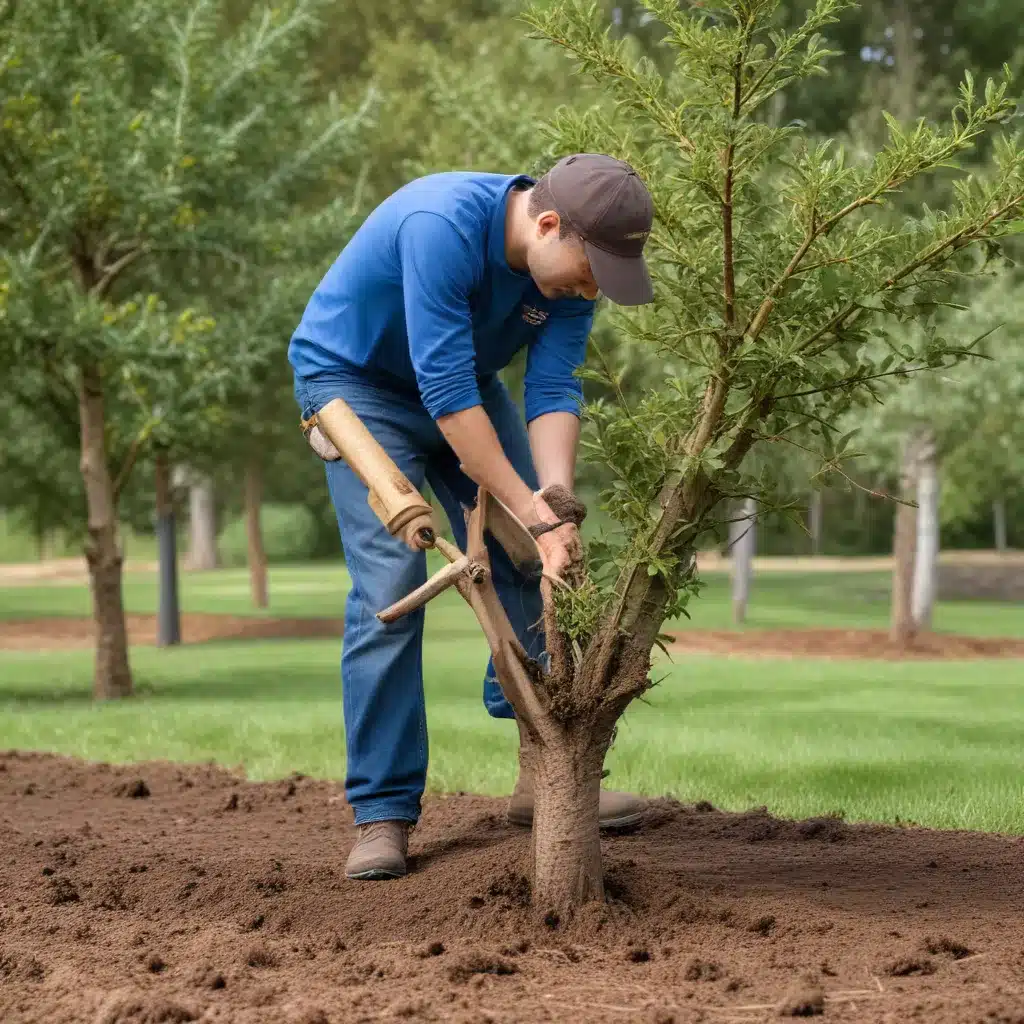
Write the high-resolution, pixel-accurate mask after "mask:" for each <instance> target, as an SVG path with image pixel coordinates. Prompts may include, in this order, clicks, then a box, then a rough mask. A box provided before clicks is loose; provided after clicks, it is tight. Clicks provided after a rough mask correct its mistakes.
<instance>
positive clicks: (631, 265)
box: [545, 153, 654, 306]
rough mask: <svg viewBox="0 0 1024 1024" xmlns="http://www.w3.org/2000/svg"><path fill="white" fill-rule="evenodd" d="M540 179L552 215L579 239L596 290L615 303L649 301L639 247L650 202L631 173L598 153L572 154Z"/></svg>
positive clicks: (644, 188) (648, 280)
mask: <svg viewBox="0 0 1024 1024" xmlns="http://www.w3.org/2000/svg"><path fill="white" fill-rule="evenodd" d="M545 178H546V179H547V185H548V188H549V189H550V190H551V195H552V197H553V198H554V201H555V209H556V210H557V212H558V215H559V216H560V217H562V218H563V219H565V220H566V221H568V223H569V226H570V227H571V228H572V229H573V230H574V231H575V232H576V233H577V234H578V235H580V236H581V237H582V239H583V244H584V246H585V248H586V250H587V257H588V258H589V259H590V268H591V270H593V272H594V280H595V281H596V282H597V286H598V288H600V289H601V291H602V292H603V293H604V294H605V295H607V296H608V298H609V299H611V300H612V302H614V303H616V304H618V305H620V306H642V305H644V303H647V302H650V301H651V300H652V299H653V298H654V287H653V285H652V284H651V275H650V273H649V272H648V270H647V264H646V263H644V257H643V250H644V244H645V243H646V241H647V236H648V235H649V234H650V233H651V223H652V222H653V220H654V203H653V202H652V200H651V194H650V192H648V191H647V186H646V185H645V184H644V183H643V182H642V181H641V180H640V176H639V175H638V174H637V173H636V171H634V170H633V168H632V167H630V166H629V164H627V163H625V162H624V161H622V160H616V159H615V157H612V156H606V155H605V154H603V153H576V154H575V155H574V156H567V157H564V158H563V159H561V160H559V161H558V163H557V164H555V166H554V167H552V168H551V170H550V171H548V173H547V174H546V175H545Z"/></svg>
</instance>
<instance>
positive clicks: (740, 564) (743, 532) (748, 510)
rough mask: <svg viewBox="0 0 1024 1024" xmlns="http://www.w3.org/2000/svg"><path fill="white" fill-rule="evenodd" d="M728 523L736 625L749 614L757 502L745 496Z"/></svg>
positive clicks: (733, 511) (755, 543)
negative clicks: (748, 603)
mask: <svg viewBox="0 0 1024 1024" xmlns="http://www.w3.org/2000/svg"><path fill="white" fill-rule="evenodd" d="M732 516H733V518H732V521H731V522H730V523H729V548H730V551H731V553H732V617H733V621H734V622H735V623H736V624H737V625H741V624H742V623H743V622H745V621H746V618H747V602H748V601H749V599H750V578H751V576H753V573H754V550H755V548H756V547H757V519H756V516H757V502H756V501H755V499H753V498H745V499H744V500H743V501H742V502H741V503H740V504H739V505H737V506H735V507H734V508H733V510H732Z"/></svg>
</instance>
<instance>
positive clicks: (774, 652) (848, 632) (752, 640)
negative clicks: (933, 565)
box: [672, 629, 1024, 661]
mask: <svg viewBox="0 0 1024 1024" xmlns="http://www.w3.org/2000/svg"><path fill="white" fill-rule="evenodd" d="M672 650H673V651H674V652H682V653H687V654H736V655H741V656H743V657H764V658H874V659H884V660H886V661H894V660H895V661H901V660H905V659H910V660H915V659H916V660H922V659H924V660H939V659H943V658H949V659H961V658H962V659H970V658H1024V640H1021V639H1016V638H1013V637H999V636H959V635H956V634H953V633H921V634H919V635H918V636H915V637H914V638H913V640H912V641H911V642H910V643H909V644H908V645H907V646H906V647H902V646H898V645H896V644H894V643H893V642H892V641H891V640H890V639H889V634H888V633H887V632H885V631H884V630H880V629H748V630H735V629H722V630H711V629H687V630H684V631H682V632H680V633H676V634H674V642H673V644H672Z"/></svg>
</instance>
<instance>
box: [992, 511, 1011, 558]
mask: <svg viewBox="0 0 1024 1024" xmlns="http://www.w3.org/2000/svg"><path fill="white" fill-rule="evenodd" d="M992 535H993V540H994V541H995V546H996V551H1006V550H1007V549H1008V548H1009V544H1008V543H1007V540H1006V502H1005V501H1004V500H1003V499H1002V498H996V500H995V501H993V502H992Z"/></svg>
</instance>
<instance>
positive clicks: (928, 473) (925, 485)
mask: <svg viewBox="0 0 1024 1024" xmlns="http://www.w3.org/2000/svg"><path fill="white" fill-rule="evenodd" d="M916 540H917V550H916V551H915V555H914V590H913V598H912V611H913V616H914V629H915V630H929V629H931V627H932V611H933V610H934V608H935V595H936V593H937V591H938V569H939V469H938V460H937V458H936V448H935V435H934V433H933V432H931V431H927V432H924V433H922V434H921V436H920V439H919V442H918V448H917V530H916Z"/></svg>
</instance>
